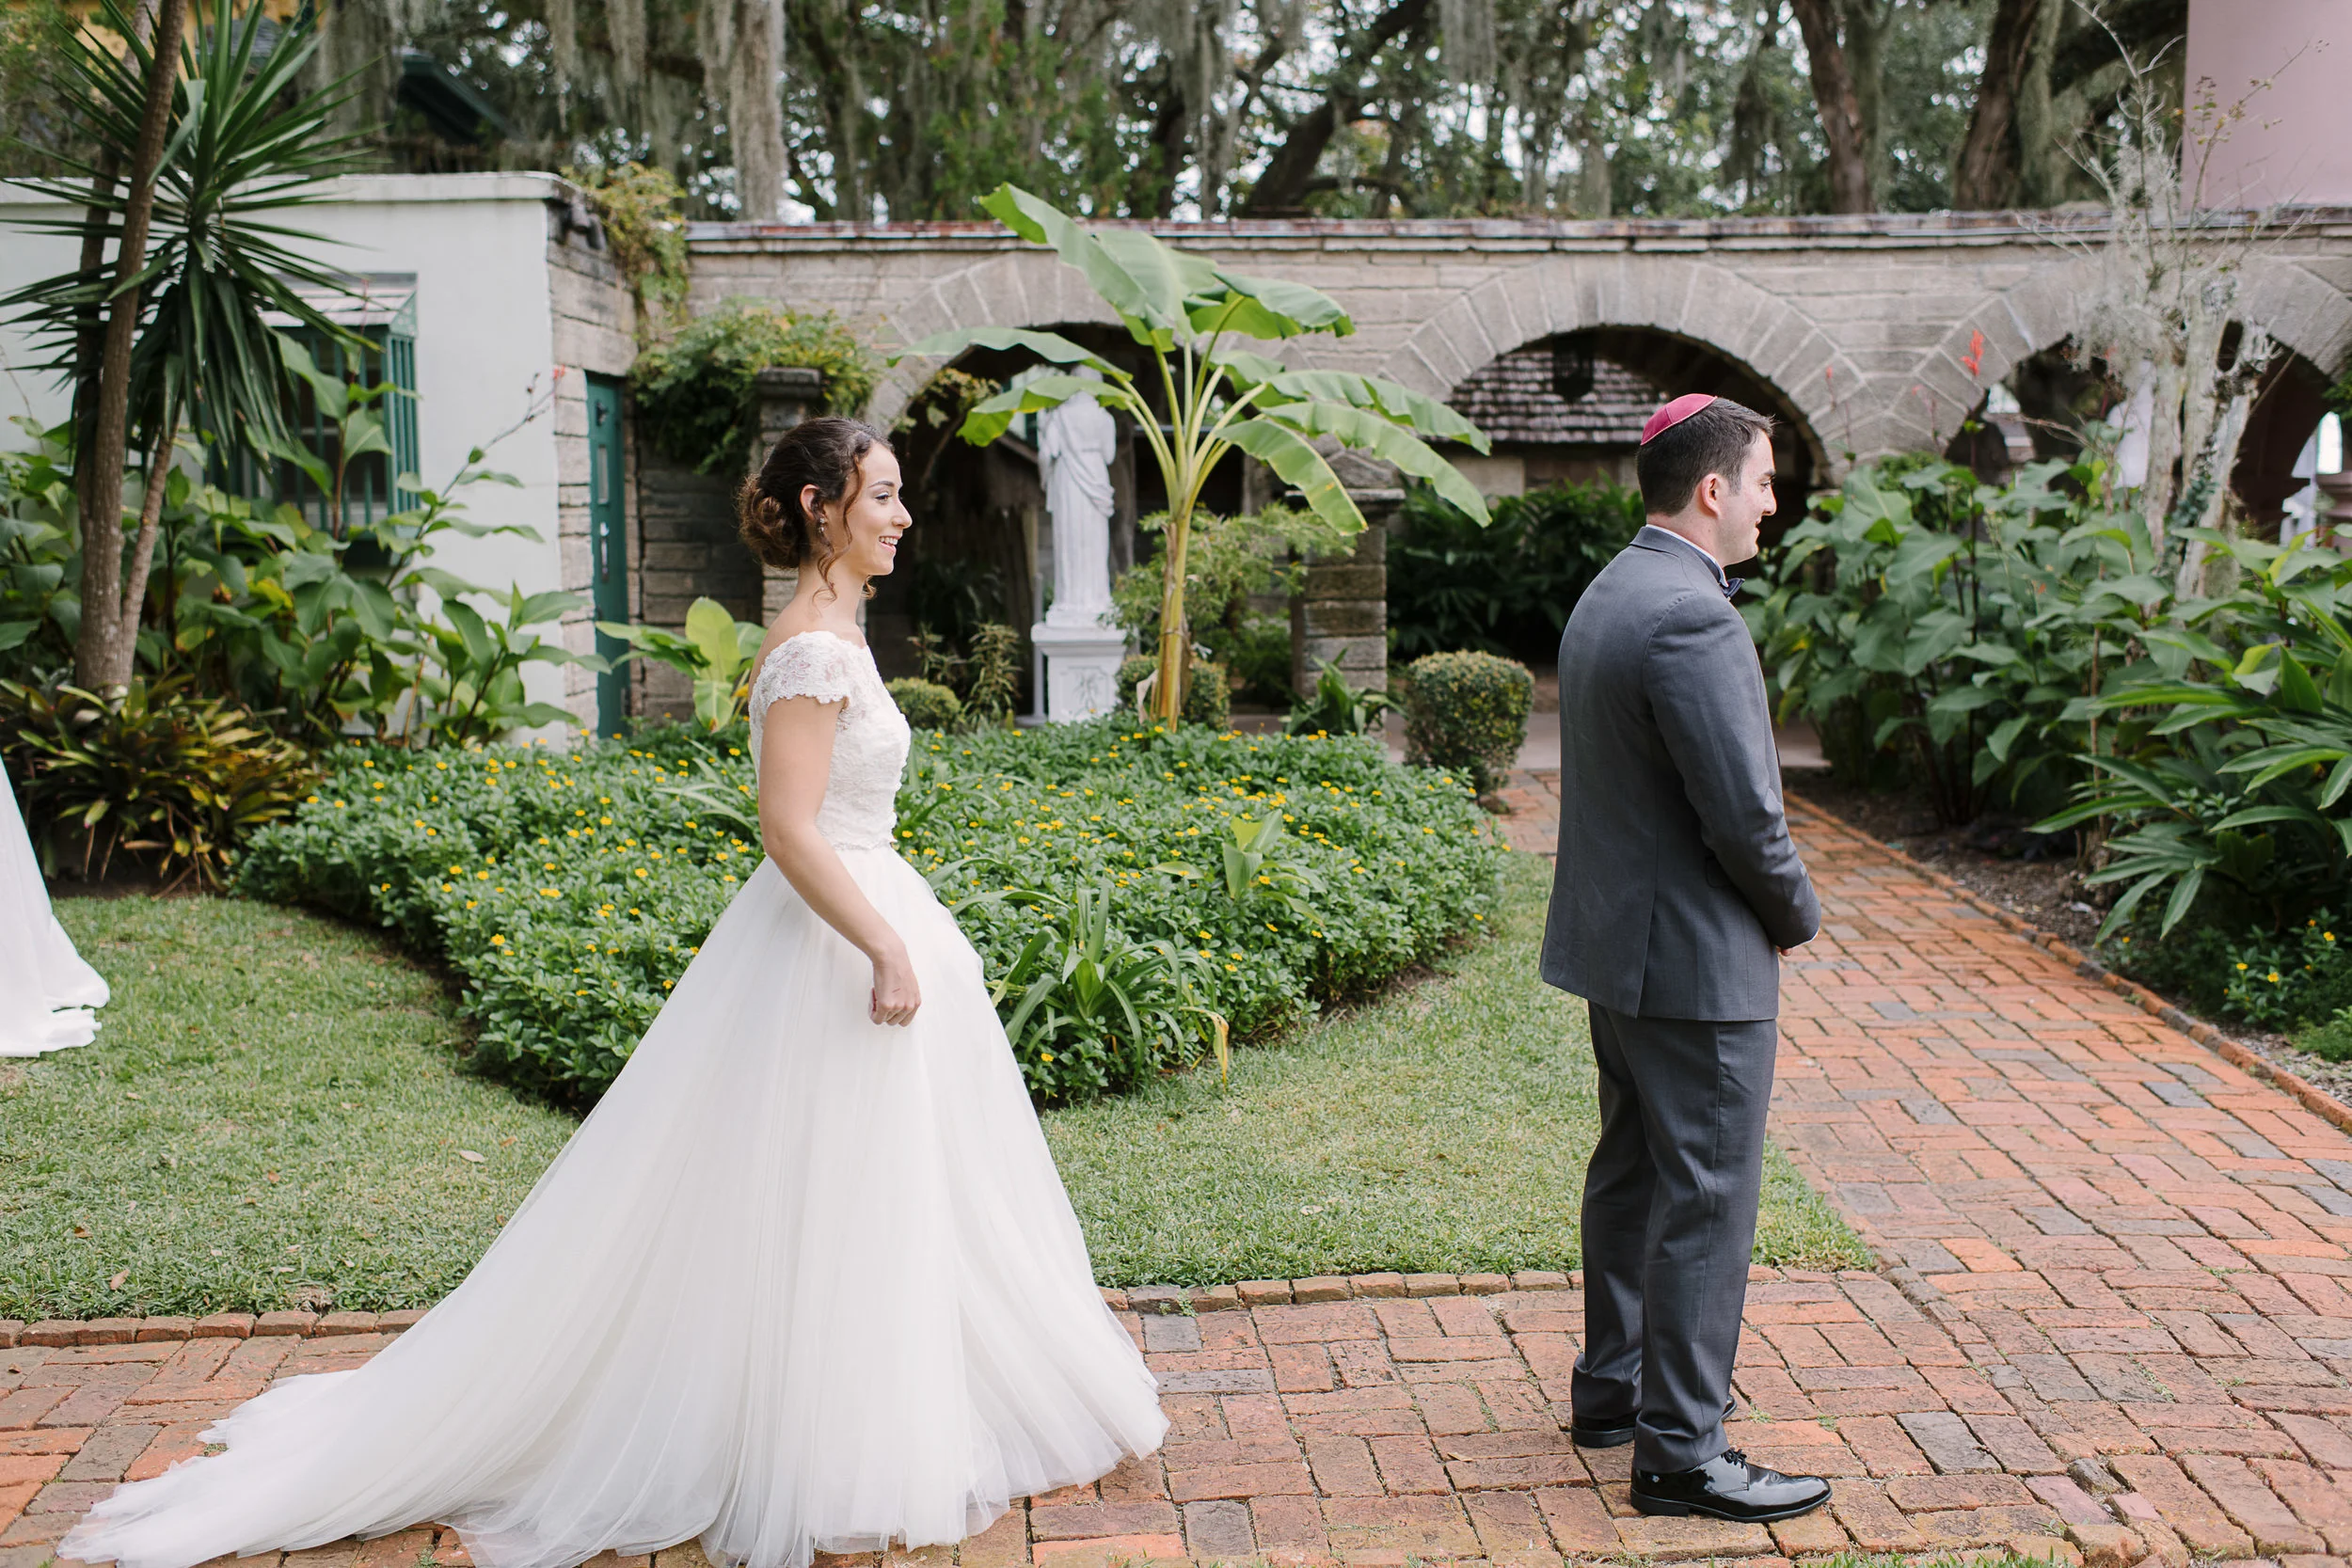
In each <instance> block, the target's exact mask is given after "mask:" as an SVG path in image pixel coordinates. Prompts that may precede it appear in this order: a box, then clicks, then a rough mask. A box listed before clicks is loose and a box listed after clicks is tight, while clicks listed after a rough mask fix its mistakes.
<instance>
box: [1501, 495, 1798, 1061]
mask: <svg viewBox="0 0 2352 1568" xmlns="http://www.w3.org/2000/svg"><path fill="white" fill-rule="evenodd" d="M1820 923H1821V911H1820V902H1819V901H1818V900H1817V899H1816V898H1815V897H1814V895H1813V883H1812V881H1811V879H1809V878H1807V877H1806V876H1805V873H1804V863H1803V862H1802V861H1800V860H1799V859H1798V858H1797V847H1796V846H1795V845H1794V844H1793V843H1791V842H1790V841H1789V837H1788V818H1787V817H1786V816H1784V815H1783V814H1782V810H1781V797H1780V758H1779V753H1778V752H1776V751H1775V750H1774V748H1773V745H1772V710H1771V707H1770V705H1768V704H1767V702H1766V700H1765V696H1764V673H1763V670H1762V668H1761V667H1760V666H1759V665H1758V663H1757V661H1756V645H1755V643H1754V642H1753V641H1750V639H1749V637H1748V628H1747V626H1746V623H1744V622H1743V621H1741V620H1740V612H1739V611H1738V610H1734V609H1733V608H1732V607H1731V604H1730V601H1729V600H1728V599H1726V598H1725V597H1724V591H1723V584H1722V581H1721V568H1720V567H1718V566H1716V565H1715V564H1714V562H1711V561H1709V560H1708V557H1707V555H1706V552H1704V551H1702V550H1701V549H1699V548H1698V546H1695V545H1692V544H1691V543H1690V542H1688V541H1687V540H1684V539H1682V538H1680V537H1679V536H1677V535H1676V534H1673V533H1669V532H1667V531H1665V530H1663V529H1659V528H1647V527H1645V528H1644V529H1643V530H1642V531H1641V532H1640V533H1639V534H1637V535H1635V536H1634V540H1633V543H1632V544H1630V545H1629V546H1626V548H1625V549H1624V550H1623V551H1622V552H1621V553H1619V555H1618V556H1617V558H1616V559H1615V560H1614V561H1612V562H1610V563H1609V564H1608V565H1607V566H1606V567H1604V568H1602V570H1601V573H1600V575H1599V576H1598V577H1597V578H1594V579H1593V584H1592V586H1591V587H1590V588H1588V589H1586V590H1585V592H1584V596H1583V597H1582V598H1581V599H1580V600H1578V601H1577V606H1576V611H1575V613H1574V614H1572V615H1570V616H1569V617H1568V627H1567V630H1566V631H1565V633H1564V634H1562V636H1561V639H1560V862H1559V868H1558V871H1557V873H1556V874H1555V877H1554V879H1553V882H1552V890H1551V912H1550V917H1549V921H1548V922H1547V923H1546V927H1545V930H1544V961H1543V973H1544V978H1545V979H1546V980H1547V981H1549V983H1551V984H1552V985H1555V986H1558V987H1559V988H1560V989H1561V990H1567V991H1573V992H1575V993H1576V994H1577V995H1579V996H1582V997H1586V998H1589V999H1590V1000H1592V1001H1594V1002H1597V1003H1598V1004H1600V1006H1604V1007H1607V1008H1608V1009H1610V1010H1611V1011H1612V1012H1617V1013H1626V1014H1630V1015H1633V1016H1636V1017H1645V1018H1687V1019H1706V1020H1716V1021H1727V1020H1735V1019H1742V1020H1754V1019H1768V1018H1777V1017H1779V1016H1780V958H1779V955H1778V954H1777V953H1776V952H1774V951H1773V950H1774V949H1775V948H1780V947H1794V946H1797V945H1798V944H1799V943H1801V942H1810V941H1811V940H1812V939H1813V936H1814V934H1815V932H1817V931H1818V930H1819V929H1820Z"/></svg>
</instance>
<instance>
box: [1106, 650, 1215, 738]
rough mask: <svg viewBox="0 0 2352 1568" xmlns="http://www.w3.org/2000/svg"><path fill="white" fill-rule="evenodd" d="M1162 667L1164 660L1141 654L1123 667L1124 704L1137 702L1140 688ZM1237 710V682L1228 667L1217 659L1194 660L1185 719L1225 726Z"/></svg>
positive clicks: (1121, 695) (1121, 693) (1121, 688)
mask: <svg viewBox="0 0 2352 1568" xmlns="http://www.w3.org/2000/svg"><path fill="white" fill-rule="evenodd" d="M1159 667H1160V661H1159V660H1158V659H1157V658H1156V657H1153V656H1152V655H1150V654H1137V655H1136V657H1133V658H1131V659H1129V660H1127V662H1126V663H1124V664H1121V665H1120V667H1119V701H1120V706H1122V707H1126V708H1130V709H1132V708H1133V707H1134V706H1135V705H1136V688H1137V687H1140V686H1141V685H1142V684H1143V683H1144V681H1145V680H1146V679H1148V678H1149V677H1150V676H1151V674H1152V672H1153V671H1155V670H1157V669H1158V668H1159ZM1232 710H1233V683H1232V677H1231V676H1229V675H1228V674H1227V673H1225V666H1223V665H1222V664H1219V663H1216V661H1215V660H1213V659H1206V658H1196V659H1194V660H1193V661H1192V680H1191V682H1190V683H1189V684H1188V685H1187V686H1186V687H1185V688H1184V722H1186V723H1187V724H1207V725H1209V726H1210V727H1211V728H1213V729H1220V730H1221V729H1223V728H1224V727H1225V723H1226V721H1227V719H1228V718H1229V717H1230V716H1231V715H1232Z"/></svg>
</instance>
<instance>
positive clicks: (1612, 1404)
mask: <svg viewBox="0 0 2352 1568" xmlns="http://www.w3.org/2000/svg"><path fill="white" fill-rule="evenodd" d="M1771 432H1772V421H1771V420H1768V419H1766V418H1765V417H1764V416H1763V415H1761V414H1758V413H1756V412H1755V411H1754V410H1752V409H1748V408H1743V407H1741V406H1740V404H1736V403H1733V402H1732V401H1730V400H1729V399H1728V398H1715V397H1708V396H1706V395H1704V394H1698V393H1694V394H1692V395H1691V396H1689V397H1680V398H1677V399H1675V400H1674V402H1672V403H1670V404H1667V405H1666V406H1665V407H1663V408H1661V409H1660V410H1659V411H1658V412H1657V413H1656V414H1655V415H1653V416H1652V417H1651V419H1650V420H1649V423H1648V424H1647V425H1646V426H1645V427H1644V429H1643V431H1642V449H1641V455H1640V457H1639V458H1638V459H1637V461H1636V467H1637V468H1638V471H1639V473H1640V475H1641V483H1642V504H1643V507H1644V509H1645V511H1646V512H1647V513H1648V515H1649V521H1648V525H1647V526H1646V527H1645V528H1644V529H1643V530H1642V531H1641V532H1639V533H1637V534H1635V535H1634V537H1633V543H1632V544H1631V545H1629V546H1627V547H1626V548H1625V550H1624V551H1623V552H1622V553H1620V554H1619V555H1618V556H1617V558H1616V559H1615V560H1614V561H1612V562H1610V563H1609V564H1608V566H1607V567H1605V568H1604V569H1603V570H1602V571H1601V573H1600V575H1599V576H1598V577H1597V578H1594V579H1593V584H1592V586H1591V587H1590V588H1588V589H1586V590H1585V592H1584V596H1583V597H1582V598H1581V599H1580V600H1578V601H1577V606H1576V611H1575V613H1574V614H1572V615H1570V616H1569V617H1568V626H1567V630H1566V632H1565V634H1564V635H1563V636H1562V637H1561V639H1560V863H1559V870H1558V874H1557V877H1556V879H1555V880H1554V882H1553V884H1552V892H1551V911H1550V918H1549V922H1548V924H1547V927H1546V929H1545V933H1544V958H1543V973H1544V978H1545V979H1546V980H1547V981H1549V983H1551V984H1552V985H1555V986H1558V987H1559V988H1560V989H1561V990H1567V991H1573V992H1574V993H1576V994H1577V995H1579V996H1581V997H1583V998H1584V999H1585V1000H1586V1003H1587V1005H1588V1006H1589V1007H1590V1009H1591V1014H1592V1025H1593V1055H1594V1058H1595V1060H1596V1062H1597V1065H1598V1068H1599V1080H1600V1141H1599V1143H1598V1144H1597V1146H1596V1147H1595V1148H1594V1150H1593V1158H1592V1164H1590V1166H1588V1167H1587V1169H1586V1171H1585V1175H1584V1213H1583V1239H1584V1351H1583V1354H1581V1356H1579V1357H1578V1358H1577V1363H1576V1376H1575V1379H1574V1381H1573V1383H1572V1385H1571V1389H1570V1393H1571V1398H1572V1400H1573V1402H1574V1407H1575V1414H1574V1416H1573V1418H1572V1419H1571V1432H1572V1434H1573V1436H1574V1438H1575V1441H1576V1442H1577V1444H1578V1445H1579V1446H1581V1447H1584V1448H1613V1447H1615V1446H1617V1445H1618V1444H1621V1443H1631V1444H1632V1445H1633V1505H1634V1507H1636V1508H1637V1509H1639V1510H1640V1511H1641V1512H1643V1513H1664V1514H1689V1513H1703V1514H1709V1515H1712V1516H1714V1517H1716V1518H1720V1519H1733V1520H1739V1521H1741V1522H1754V1521H1760V1520H1767V1519H1787V1518H1790V1517H1793V1516H1794V1515H1796V1514H1800V1513H1806V1512H1807V1511H1809V1510H1811V1509H1814V1508H1818V1507H1820V1505H1821V1504H1822V1503H1823V1502H1825V1501H1827V1500H1828V1498H1829V1483H1828V1482H1827V1481H1822V1480H1820V1478H1818V1477H1813V1476H1784V1475H1782V1474H1781V1473H1780V1472H1778V1471H1777V1470H1772V1469H1768V1468H1766V1467H1765V1466H1763V1465H1751V1464H1749V1463H1748V1462H1747V1460H1746V1459H1745V1458H1744V1457H1742V1456H1741V1455H1740V1453H1739V1451H1738V1450H1736V1449H1728V1448H1726V1447H1725V1446H1724V1442H1725V1439H1724V1416H1725V1415H1726V1414H1728V1409H1729V1407H1728V1403H1727V1395H1728V1392H1729V1388H1730V1384H1731V1366H1732V1356H1733V1354H1734V1353H1735V1352H1736V1351H1737V1350H1738V1348H1739V1343H1740V1308H1741V1307H1742V1306H1743V1305H1744V1304H1745V1302H1746V1299H1747V1287H1748V1255H1749V1250H1750V1248H1751V1247H1752V1246H1753V1245H1754V1244H1755V1241H1756V1194H1757V1190H1758V1187H1759V1186H1760V1184H1761V1182H1762V1179H1763V1157H1764V1113H1765V1108H1766V1106H1767V1104H1768V1102H1769V1101H1771V1099H1772V1051H1773V1045H1774V1041H1775V1038H1776V1036H1777V1033H1778V1031H1777V1028H1776V1025H1775V1022H1774V1021H1775V1020H1776V1019H1777V1017H1778V1016H1779V1012H1780V964H1779V958H1778V954H1781V953H1786V952H1787V951H1788V949H1790V948H1792V947H1796V946H1799V945H1801V944H1803V943H1804V942H1810V941H1812V940H1813V936H1814V933H1815V932H1816V931H1817V930H1818V929H1819V928H1820V905H1819V904H1818V903H1817V902H1816V901H1815V899H1814V896H1813V884H1812V882H1811V881H1810V880H1809V879H1807V878H1806V876H1805V873H1804V863H1802V862H1801V861H1799V860H1798V858H1797V850H1796V846H1795V845H1793V844H1791V843H1790V842H1789V838H1788V822H1787V820H1786V818H1785V817H1784V816H1782V813H1781V800H1780V765H1779V759H1778V755H1777V753H1776V752H1775V751H1774V749H1773V745H1772V716H1771V712H1770V710H1769V708H1768V707H1767V705H1766V703H1765V698H1764V678H1763V673H1762V671H1761V669H1760V668H1759V666H1758V664H1757V662H1756V648H1755V645H1754V643H1752V642H1751V641H1749V638H1748V630H1747V626H1746V625H1745V623H1743V622H1742V621H1741V620H1740V612H1739V611H1738V610H1734V609H1733V608H1732V607H1731V595H1732V594H1734V593H1736V592H1737V591H1738V589H1739V586H1740V580H1739V579H1738V578H1727V577H1725V576H1724V566H1725V565H1726V564H1728V563H1732V562H1741V561H1745V560H1747V559H1748V558H1750V557H1751V556H1753V555H1755V554H1756V530H1757V527H1758V525H1759V524H1760V523H1761V522H1762V521H1763V519H1764V518H1766V517H1768V516H1770V515H1772V505H1773V503H1772V439H1771Z"/></svg>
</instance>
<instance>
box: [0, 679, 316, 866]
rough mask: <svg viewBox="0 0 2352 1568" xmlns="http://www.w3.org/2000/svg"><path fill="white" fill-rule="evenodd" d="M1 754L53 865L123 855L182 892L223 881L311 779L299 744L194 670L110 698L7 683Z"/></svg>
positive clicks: (0, 685) (2, 697)
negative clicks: (194, 678) (215, 692)
mask: <svg viewBox="0 0 2352 1568" xmlns="http://www.w3.org/2000/svg"><path fill="white" fill-rule="evenodd" d="M0 758H5V759H6V761H7V763H8V770H9V772H10V773H12V774H13V775H15V778H16V788H17V793H18V797H19V799H20V800H21V802H22V804H23V808H24V818H25V822H26V826H27V831H28V832H30V833H31V834H32V836H33V839H34V842H35V844H36V845H37V846H38V850H39V854H40V860H41V863H42V866H43V868H44V869H45V870H49V871H55V870H56V869H57V868H58V866H59V865H60V864H63V863H73V864H74V868H75V870H76V871H77V872H78V873H79V874H80V875H83V876H86V877H90V876H95V877H102V878H103V877H104V876H105V875H106V874H107V873H108V872H109V871H110V870H112V869H113V867H114V863H115V859H116V857H117V856H118V854H119V855H120V856H121V857H122V858H123V859H124V860H126V861H129V862H132V863H137V864H139V865H142V866H143V867H145V868H147V869H149V870H151V871H152V872H153V873H154V874H156V875H157V876H159V877H161V878H163V879H165V880H166V881H167V882H168V883H169V884H170V885H171V886H173V887H177V886H179V885H180V884H182V883H183V882H188V881H194V882H195V883H196V884H197V885H198V886H199V887H213V886H216V885H218V884H219V883H220V882H221V881H222V879H224V877H225V875H226V873H227V872H228V870H229V868H230V865H231V864H232V863H234V862H235V860H236V855H237V846H238V844H239V843H240V842H241V841H242V840H243V839H244V838H245V837H246V835H247V834H249V833H251V832H254V831H255V830H257V829H260V828H262V827H265V826H267V825H268V824H270V823H273V822H276V821H278V820H280V819H282V818H284V817H286V816H291V815H292V814H293V812H294V807H295V805H296V803H297V802H298V801H299V800H301V799H302V798H303V797H304V795H305V794H306V793H308V791H309V789H310V784H311V781H312V779H313V777H314V772H313V768H312V766H311V763H310V757H309V755H308V753H306V752H304V751H303V750H302V748H300V747H298V746H296V745H294V744H293V743H292V742H290V741H287V740H284V739H281V738H279V737H278V736H275V735H272V734H271V733H270V732H269V731H268V730H267V729H266V728H264V727H263V726H262V724H260V723H259V722H258V721H255V720H254V718H253V716H252V715H251V714H249V713H247V712H246V711H245V710H244V709H243V708H241V707H239V706H237V705H235V704H233V703H231V702H230V701H228V700H227V699H226V698H221V697H203V696H199V695H197V694H196V693H195V692H193V691H192V690H190V689H189V686H188V677H187V676H186V675H185V674H175V675H167V676H165V677H164V678H162V679H161V680H158V681H155V682H153V683H150V682H149V681H148V680H147V679H146V678H145V677H143V676H135V677H133V679H132V681H131V685H130V689H128V690H127V691H125V692H124V693H123V695H122V698H121V700H120V701H119V703H112V704H110V703H107V702H105V701H103V699H101V698H100V697H98V696H97V695H96V694H95V693H93V692H89V691H85V690H83V689H81V688H79V687H73V686H57V687H55V688H51V689H41V688H39V687H32V686H26V685H24V684H22V683H20V682H17V681H8V680H0Z"/></svg>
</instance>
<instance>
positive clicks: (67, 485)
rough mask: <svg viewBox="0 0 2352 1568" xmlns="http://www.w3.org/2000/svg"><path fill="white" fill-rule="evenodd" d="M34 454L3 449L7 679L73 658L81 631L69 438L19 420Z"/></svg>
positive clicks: (2, 605) (2, 642)
mask: <svg viewBox="0 0 2352 1568" xmlns="http://www.w3.org/2000/svg"><path fill="white" fill-rule="evenodd" d="M16 422H17V424H18V425H19V426H21V427H22V428H23V429H24V433H25V434H26V435H27V436H31V437H32V438H33V443H34V444H33V446H32V448H31V449H30V450H29V451H0V678H8V679H15V680H26V679H30V678H32V677H33V673H34V672H35V671H37V670H41V669H59V668H62V667H64V666H65V665H67V664H69V663H71V662H72V658H73V641H74V639H75V637H77V636H78V635H79V634H80V631H81V615H82V601H81V597H80V594H79V593H78V592H77V589H76V585H77V584H78V583H79V582H80V581H81V578H82V552H81V547H80V542H79V541H80V535H81V525H80V522H79V520H78V513H79V508H78V507H77V506H76V504H75V501H74V494H73V465H72V456H71V455H70V454H69V452H68V451H67V449H66V446H65V443H64V441H63V439H62V438H61V436H62V433H52V432H48V431H44V430H42V429H41V428H40V425H39V424H37V423H36V422H35V421H33V420H29V419H25V418H24V417H22V416H20V417H19V418H18V420H17V421H16Z"/></svg>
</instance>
